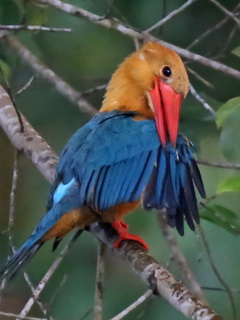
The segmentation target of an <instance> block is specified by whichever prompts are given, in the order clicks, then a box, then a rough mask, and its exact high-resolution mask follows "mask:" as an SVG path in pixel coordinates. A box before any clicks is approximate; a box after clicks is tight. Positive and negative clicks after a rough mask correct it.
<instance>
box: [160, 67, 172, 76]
mask: <svg viewBox="0 0 240 320" xmlns="http://www.w3.org/2000/svg"><path fill="white" fill-rule="evenodd" d="M162 74H163V75H164V76H165V77H167V78H169V77H171V75H172V70H171V69H170V68H169V67H168V66H165V67H163V68H162Z"/></svg>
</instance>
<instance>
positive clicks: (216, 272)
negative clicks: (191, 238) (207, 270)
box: [197, 225, 237, 320]
mask: <svg viewBox="0 0 240 320" xmlns="http://www.w3.org/2000/svg"><path fill="white" fill-rule="evenodd" d="M197 227H198V230H199V233H200V236H201V238H202V241H203V244H204V247H205V249H206V252H207V256H208V260H209V262H210V265H211V267H212V269H213V271H214V273H215V275H216V277H217V278H218V280H219V282H220V283H221V284H222V285H223V287H224V288H225V290H226V292H227V294H228V296H229V300H230V303H231V307H232V313H233V319H234V320H237V311H236V306H235V302H234V297H233V294H232V291H231V289H230V288H229V286H228V285H227V284H226V282H225V280H224V279H223V277H222V276H221V274H220V273H219V271H218V269H217V267H216V265H215V262H214V260H213V257H212V254H211V251H210V247H209V245H208V242H207V239H206V237H205V234H204V231H203V228H202V227H201V226H200V225H198V226H197Z"/></svg>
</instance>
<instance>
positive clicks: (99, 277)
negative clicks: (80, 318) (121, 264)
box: [93, 243, 106, 320]
mask: <svg viewBox="0 0 240 320" xmlns="http://www.w3.org/2000/svg"><path fill="white" fill-rule="evenodd" d="M105 250H106V246H105V244H103V243H100V244H99V246H98V257H97V273H96V282H95V283H96V287H95V303H94V311H93V312H94V317H93V319H94V320H102V319H103V285H104V273H105V263H104V262H105V261H104V254H105Z"/></svg>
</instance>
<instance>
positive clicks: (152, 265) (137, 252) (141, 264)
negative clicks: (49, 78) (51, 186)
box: [0, 87, 222, 320]
mask: <svg viewBox="0 0 240 320" xmlns="http://www.w3.org/2000/svg"><path fill="white" fill-rule="evenodd" d="M10 111H12V112H10ZM6 112H8V114H9V115H10V116H9V117H8V116H6ZM14 115H15V117H14ZM23 121H24V126H25V127H26V130H24V132H21V131H20V127H19V123H18V119H17V116H16V114H15V111H14V108H13V106H12V105H11V100H10V98H9V97H8V95H7V93H6V92H5V91H4V89H3V88H1V87H0V125H1V126H2V128H3V129H4V131H5V132H6V134H7V135H8V136H9V138H10V140H11V141H12V142H13V144H14V145H15V147H17V148H18V149H22V150H23V151H24V152H25V153H26V154H27V155H28V157H29V154H31V155H35V154H37V156H38V157H36V159H35V161H34V157H31V159H32V161H33V163H34V164H35V165H36V167H37V168H38V170H40V171H41V172H42V173H44V171H47V172H48V174H45V177H46V178H47V179H48V180H49V181H51V182H52V181H53V178H54V169H55V166H56V161H57V158H56V155H55V153H53V152H52V150H51V149H50V147H49V146H48V145H47V143H46V142H45V141H43V139H42V138H39V137H40V136H39V135H38V133H37V132H36V131H35V130H34V129H33V128H32V127H31V126H30V124H29V123H26V120H25V118H24V117H23ZM12 124H13V128H14V129H13V130H12V129H11V126H12ZM34 135H35V137H34ZM28 138H30V140H29V139H28ZM33 140H34V141H35V144H32V141H33ZM26 141H29V146H27V144H26ZM43 146H45V148H46V153H47V154H48V158H49V159H54V161H55V162H54V163H53V162H49V161H48V160H49V159H48V160H46V158H44V161H41V159H39V154H42V153H43V154H44V150H43ZM31 147H33V150H32V152H30V151H31ZM38 148H39V151H37V149H38ZM48 165H49V166H50V168H49V169H47V166H48ZM43 168H44V169H43ZM90 231H91V232H92V233H93V234H94V235H95V236H96V237H97V238H98V239H100V240H101V241H102V242H104V243H105V244H106V245H107V246H108V247H110V248H111V249H112V250H113V251H114V253H116V254H118V255H120V256H121V257H122V258H123V259H124V260H126V261H127V262H128V263H129V264H130V265H131V267H132V269H133V270H134V271H135V272H136V273H137V274H138V275H139V276H140V277H141V279H142V280H143V281H145V282H146V283H147V284H148V286H149V287H150V289H152V290H153V292H154V293H156V294H157V295H161V296H162V297H164V298H165V299H166V300H167V301H168V302H169V303H170V304H171V305H172V306H173V307H174V308H176V309H177V310H179V311H180V312H182V313H183V314H184V315H186V316H187V317H188V318H189V319H195V320H221V319H222V318H221V317H220V316H218V315H217V314H216V313H215V312H214V311H213V310H212V309H211V308H210V307H208V306H207V305H206V304H205V303H204V302H203V301H201V300H200V299H199V298H197V297H196V296H194V295H193V294H192V293H191V292H190V291H189V290H188V289H187V288H185V287H184V286H183V284H182V283H180V282H177V281H176V280H175V279H174V277H173V276H172V275H171V274H170V273H169V272H168V271H167V270H166V269H164V268H163V267H162V266H161V265H160V264H158V263H157V262H156V261H155V260H154V259H153V258H152V257H151V256H149V255H148V254H147V253H146V251H145V250H144V249H143V248H142V246H141V245H140V244H139V243H138V242H135V241H124V242H123V244H122V245H121V247H120V248H119V249H113V244H114V242H115V241H116V237H118V235H117V234H116V232H115V229H113V228H112V227H111V225H108V224H105V225H103V226H100V225H99V224H93V225H92V226H90ZM65 248H66V247H65ZM65 248H64V249H63V250H65ZM61 259H63V255H62V254H61V255H60V256H59V258H58V259H57V260H56V261H55V262H54V264H53V266H52V267H51V268H52V269H51V268H50V269H49V271H48V273H47V274H46V275H45V276H44V278H43V280H44V282H42V281H43V280H42V281H41V282H40V283H39V285H38V286H37V287H36V289H35V293H34V294H33V296H32V297H31V298H30V300H29V301H28V303H27V304H26V305H25V307H24V309H23V310H22V312H21V313H20V317H22V316H26V314H27V312H28V310H30V308H31V306H32V305H33V303H34V302H35V300H36V298H38V297H39V294H40V292H41V291H42V289H43V288H44V286H45V285H46V282H47V281H48V279H49V276H51V274H52V271H55V268H56V264H57V263H60V262H61ZM59 261H60V262H59ZM51 270H52V271H51ZM49 273H50V274H49ZM45 280H46V281H45ZM26 311H27V312H26Z"/></svg>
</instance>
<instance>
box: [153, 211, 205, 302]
mask: <svg viewBox="0 0 240 320" xmlns="http://www.w3.org/2000/svg"><path fill="white" fill-rule="evenodd" d="M158 221H159V225H160V228H161V231H162V233H163V236H164V238H165V240H166V242H167V243H168V245H169V247H170V250H171V253H172V257H173V258H174V261H175V262H176V263H177V264H178V266H179V268H180V270H181V271H182V274H183V276H184V278H185V279H186V280H187V281H188V283H189V285H190V288H191V290H192V291H193V292H194V293H195V294H196V295H197V296H198V297H199V298H201V299H202V300H203V301H205V302H206V303H207V301H206V298H205V297H204V294H203V292H202V289H201V287H200V285H199V283H198V281H197V280H196V278H195V276H194V274H193V272H192V270H191V269H190V267H189V265H188V262H187V260H186V258H185V256H184V254H183V253H182V251H181V249H180V247H179V245H178V243H177V240H176V238H175V237H174V235H173V233H172V232H171V230H170V227H169V226H168V225H167V223H166V220H165V219H164V216H163V215H162V214H161V212H160V214H159V215H158Z"/></svg>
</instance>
